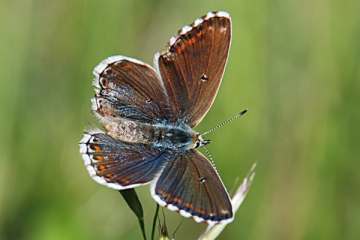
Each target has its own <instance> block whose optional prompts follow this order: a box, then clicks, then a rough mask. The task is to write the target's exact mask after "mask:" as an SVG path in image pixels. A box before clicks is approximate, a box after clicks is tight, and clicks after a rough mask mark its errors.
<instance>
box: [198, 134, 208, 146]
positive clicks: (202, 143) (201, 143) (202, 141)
mask: <svg viewBox="0 0 360 240" xmlns="http://www.w3.org/2000/svg"><path fill="white" fill-rule="evenodd" d="M209 143H211V140H208V139H203V137H202V135H201V134H197V135H196V136H195V142H194V148H199V147H202V146H205V145H208V144H209Z"/></svg>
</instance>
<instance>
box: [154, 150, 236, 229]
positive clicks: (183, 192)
mask: <svg viewBox="0 0 360 240" xmlns="http://www.w3.org/2000/svg"><path fill="white" fill-rule="evenodd" d="M151 193H152V196H153V197H154V199H155V200H156V201H157V202H158V203H159V204H161V205H165V206H167V207H168V208H169V209H170V210H175V211H179V212H180V214H182V215H183V216H185V217H190V216H192V217H193V218H194V219H195V220H196V221H197V222H202V221H207V222H208V223H216V222H222V221H231V220H232V219H233V212H232V205H231V202H230V198H229V195H228V193H227V191H226V189H225V187H224V185H223V183H222V182H221V179H220V177H219V175H218V174H217V172H216V170H215V169H214V167H213V166H212V164H211V163H210V162H209V161H208V160H207V159H206V157H205V156H203V155H202V154H201V153H200V152H198V151H196V150H189V151H186V152H184V153H182V154H178V155H177V156H175V157H174V159H172V160H170V161H168V162H167V163H166V165H165V167H164V169H163V170H162V172H161V174H160V176H159V178H158V179H157V180H156V181H154V183H152V188H151Z"/></svg>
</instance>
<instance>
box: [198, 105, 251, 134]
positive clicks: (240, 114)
mask: <svg viewBox="0 0 360 240" xmlns="http://www.w3.org/2000/svg"><path fill="white" fill-rule="evenodd" d="M247 111H248V110H247V109H245V110H242V111H241V112H239V113H237V114H236V115H234V116H232V117H231V118H228V119H226V120H224V121H222V122H220V123H219V124H217V125H216V126H215V127H213V128H211V129H210V130H208V131H206V132H204V133H203V134H201V135H202V136H205V135H207V134H209V133H212V132H214V131H215V130H217V129H218V128H221V127H223V126H225V125H226V124H228V123H231V122H232V121H234V120H235V119H238V118H240V117H242V116H243V115H244V114H245V113H247Z"/></svg>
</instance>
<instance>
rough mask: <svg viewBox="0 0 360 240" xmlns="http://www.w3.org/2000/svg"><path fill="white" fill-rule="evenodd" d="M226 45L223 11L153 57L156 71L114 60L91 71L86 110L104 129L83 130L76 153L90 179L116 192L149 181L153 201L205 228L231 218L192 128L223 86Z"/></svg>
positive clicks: (223, 191) (227, 30) (120, 58)
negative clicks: (89, 108)
mask: <svg viewBox="0 0 360 240" xmlns="http://www.w3.org/2000/svg"><path fill="white" fill-rule="evenodd" d="M230 40H231V19H230V16H229V14H228V13H226V12H209V13H208V14H206V15H205V16H203V17H201V18H199V19H197V20H195V21H194V22H193V24H191V26H185V27H183V28H182V29H181V30H180V31H179V35H178V36H175V37H172V38H171V39H170V41H169V47H168V49H167V51H162V52H159V53H157V54H155V58H154V68H153V67H151V66H150V65H148V64H146V63H143V62H141V61H139V60H136V59H133V58H129V57H124V56H112V57H109V58H107V59H105V60H103V61H102V62H100V63H99V64H98V65H97V66H96V67H95V69H94V72H93V73H94V76H95V79H94V81H93V85H94V87H95V96H94V98H92V111H93V112H94V114H95V116H96V117H97V118H98V119H99V121H100V123H101V124H102V125H103V127H104V130H105V131H102V130H92V131H87V132H85V134H84V136H83V138H82V140H81V141H80V153H81V154H82V157H83V159H84V164H85V166H86V168H87V170H88V172H89V174H90V176H91V177H92V178H93V179H94V180H95V181H96V182H98V183H100V184H102V185H105V186H107V187H110V188H113V189H116V190H122V189H128V188H134V187H137V186H141V185H145V184H150V185H151V187H150V192H151V195H152V197H153V198H154V199H155V201H156V202H157V203H159V204H160V205H162V206H166V207H167V208H168V209H170V210H173V211H178V212H179V213H180V214H181V215H183V216H185V217H193V218H194V219H195V221H197V222H204V221H206V222H207V223H209V224H214V223H219V222H224V221H232V219H233V212H232V205H231V202H230V198H229V195H228V193H227V191H226V188H225V186H224V184H223V183H222V181H221V179H220V177H219V175H218V173H217V171H216V169H215V168H214V166H213V164H212V163H211V162H210V161H209V160H208V159H207V158H206V157H205V156H204V155H202V154H201V153H200V152H199V151H198V150H197V148H200V147H202V146H204V145H206V144H208V143H209V142H210V141H209V140H204V139H203V138H202V135H201V134H199V133H198V132H196V131H195V130H193V129H192V128H194V127H195V126H197V125H198V124H199V123H200V122H201V120H202V119H203V118H204V116H205V115H206V113H207V112H208V111H209V109H210V107H211V105H212V104H213V102H214V100H215V97H216V95H217V92H218V89H219V87H220V84H221V80H222V75H223V72H224V68H225V64H226V61H227V56H228V51H229V47H230Z"/></svg>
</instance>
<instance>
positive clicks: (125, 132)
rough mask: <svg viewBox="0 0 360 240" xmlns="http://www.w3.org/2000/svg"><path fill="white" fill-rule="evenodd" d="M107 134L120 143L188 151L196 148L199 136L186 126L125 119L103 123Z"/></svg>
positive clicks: (115, 119)
mask: <svg viewBox="0 0 360 240" xmlns="http://www.w3.org/2000/svg"><path fill="white" fill-rule="evenodd" d="M103 124H104V127H105V129H106V130H107V133H108V134H109V135H110V136H111V137H113V138H115V139H117V140H120V141H124V142H129V143H142V144H152V145H154V146H156V147H161V148H168V149H177V150H180V149H182V150H188V149H191V148H195V147H196V145H197V144H196V143H197V142H198V139H199V134H198V133H197V132H195V131H193V130H192V129H191V128H190V127H189V126H187V125H186V124H180V125H179V124H176V125H175V124H170V123H169V124H166V123H157V124H150V123H144V122H140V121H136V120H129V119H125V118H114V119H111V121H104V122H103Z"/></svg>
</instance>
